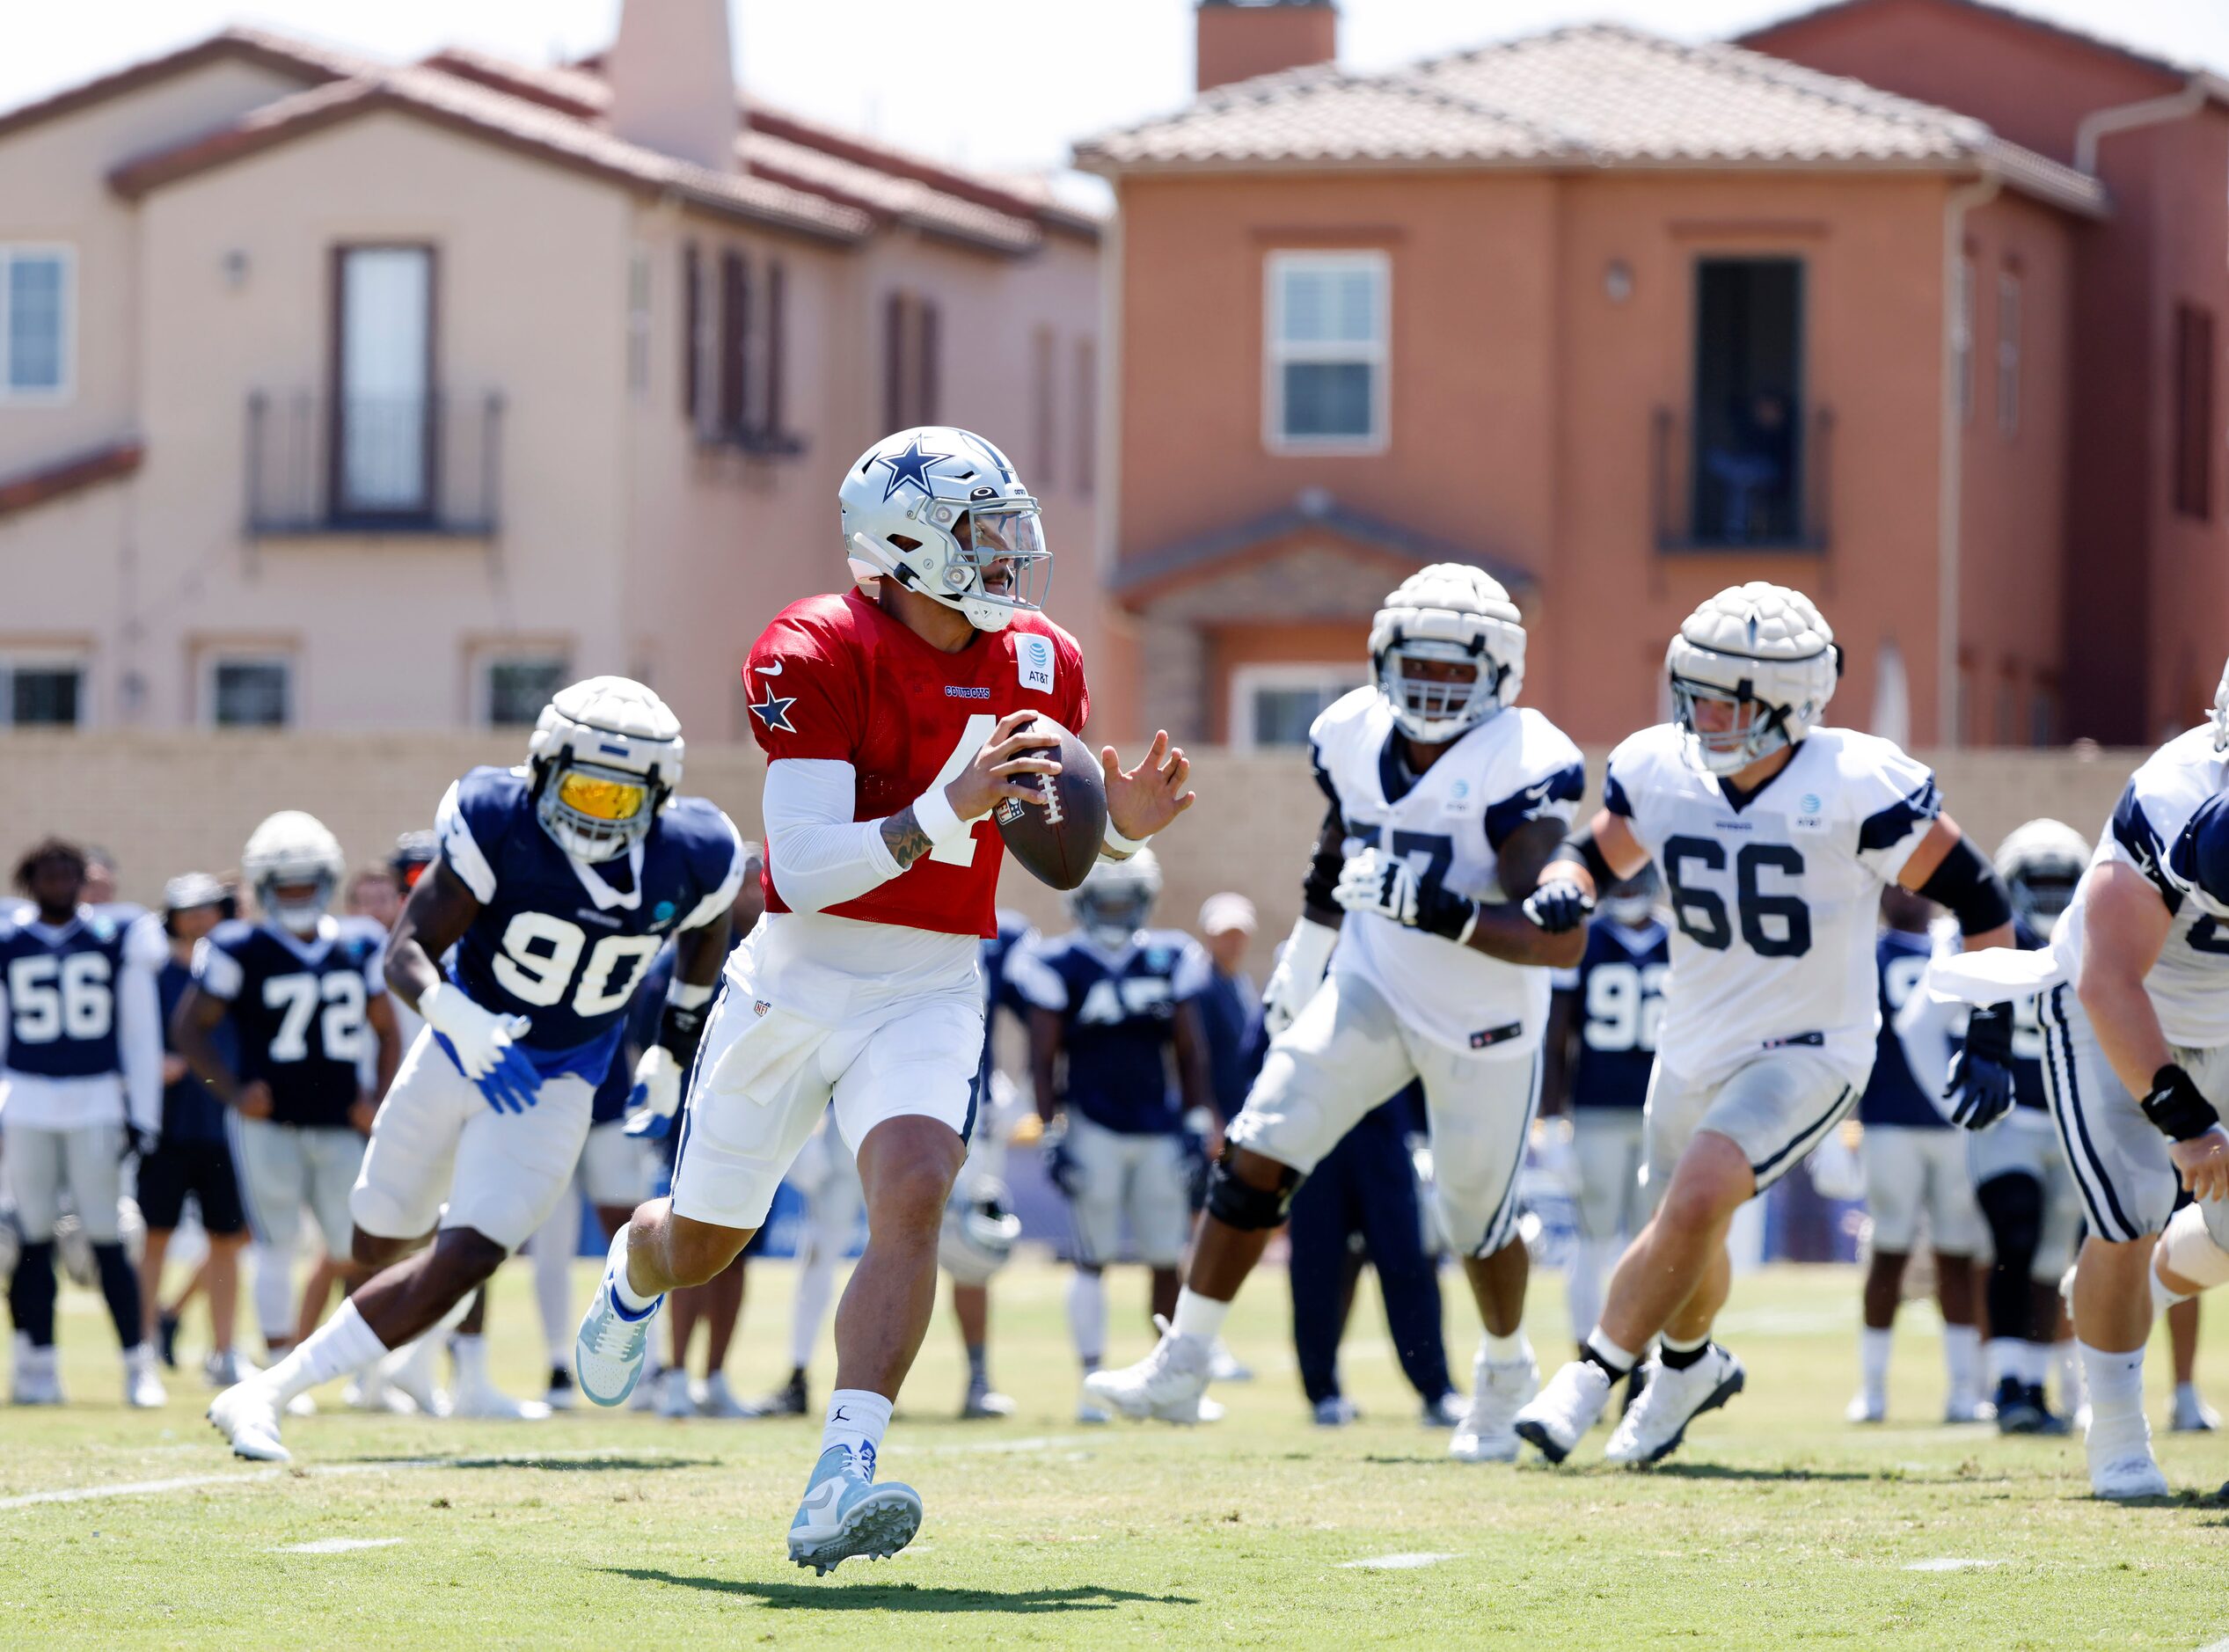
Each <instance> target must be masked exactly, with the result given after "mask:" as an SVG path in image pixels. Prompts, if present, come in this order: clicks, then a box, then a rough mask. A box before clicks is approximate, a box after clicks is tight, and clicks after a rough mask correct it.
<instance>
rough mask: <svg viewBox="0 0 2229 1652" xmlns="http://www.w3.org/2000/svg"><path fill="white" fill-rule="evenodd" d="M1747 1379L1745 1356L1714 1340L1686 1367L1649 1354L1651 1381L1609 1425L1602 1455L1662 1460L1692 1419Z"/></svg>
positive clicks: (1628, 1461)
mask: <svg viewBox="0 0 2229 1652" xmlns="http://www.w3.org/2000/svg"><path fill="white" fill-rule="evenodd" d="M1747 1380H1748V1374H1747V1373H1746V1372H1745V1371H1743V1370H1742V1362H1741V1361H1739V1360H1737V1359H1736V1358H1735V1357H1734V1356H1732V1355H1731V1354H1729V1353H1728V1352H1727V1351H1726V1350H1725V1349H1722V1348H1721V1347H1719V1345H1718V1344H1717V1343H1715V1342H1713V1343H1711V1344H1710V1345H1709V1346H1707V1347H1706V1348H1705V1349H1703V1356H1702V1358H1700V1359H1699V1360H1697V1361H1696V1362H1695V1363H1693V1364H1692V1365H1690V1366H1689V1367H1687V1369H1686V1370H1685V1371H1674V1370H1672V1369H1671V1367H1670V1366H1668V1365H1666V1364H1665V1363H1663V1359H1662V1357H1661V1356H1659V1357H1658V1358H1655V1359H1652V1360H1650V1361H1649V1362H1648V1383H1647V1385H1646V1386H1644V1387H1643V1388H1642V1389H1641V1398H1640V1399H1638V1400H1634V1401H1633V1404H1632V1405H1631V1406H1630V1407H1627V1409H1626V1414H1625V1415H1624V1416H1622V1417H1620V1418H1619V1420H1618V1426H1617V1427H1616V1428H1615V1429H1611V1433H1610V1444H1608V1445H1607V1446H1605V1447H1604V1448H1603V1453H1602V1455H1603V1458H1604V1461H1605V1462H1611V1463H1622V1464H1624V1465H1625V1466H1627V1467H1629V1468H1633V1467H1639V1466H1642V1465H1643V1464H1648V1463H1658V1462H1662V1461H1663V1459H1664V1458H1667V1457H1670V1455H1671V1454H1672V1453H1673V1452H1674V1451H1677V1450H1678V1449H1679V1443H1680V1441H1682V1440H1683V1439H1685V1438H1686V1436H1687V1425H1688V1424H1689V1423H1691V1422H1693V1421H1694V1420H1695V1419H1696V1418H1697V1417H1699V1416H1700V1415H1702V1414H1703V1413H1704V1412H1706V1411H1711V1410H1714V1409H1716V1408H1717V1407H1720V1406H1722V1405H1724V1404H1725V1403H1726V1402H1727V1401H1728V1400H1731V1399H1732V1398H1733V1397H1734V1396H1735V1395H1736V1394H1737V1393H1741V1392H1742V1385H1743V1383H1744V1382H1745V1381H1747Z"/></svg>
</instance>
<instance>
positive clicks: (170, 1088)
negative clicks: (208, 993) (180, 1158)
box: [155, 958, 240, 1143]
mask: <svg viewBox="0 0 2229 1652" xmlns="http://www.w3.org/2000/svg"><path fill="white" fill-rule="evenodd" d="M193 983H194V972H193V971H192V970H191V969H187V968H186V966H185V965H184V964H182V963H179V961H177V960H176V959H174V958H172V959H166V960H164V963H163V969H162V973H161V974H159V975H157V976H156V977H155V991H156V995H157V998H159V999H160V1000H161V1002H162V1005H163V1053H164V1055H166V1056H167V1055H172V1054H175V1053H176V1051H175V1049H174V1047H173V1046H172V1043H171V1017H172V1014H173V1013H175V1012H176V1011H177V1009H178V1001H179V999H180V998H184V997H185V996H186V988H187V987H189V986H191V985H193ZM210 1037H211V1039H212V1041H213V1042H215V1043H216V1050H217V1054H218V1055H220V1056H223V1057H224V1060H225V1064H227V1065H228V1066H231V1065H234V1064H237V1063H238V1060H239V1058H240V1042H239V1040H238V1039H237V1038H235V1037H234V1036H233V1035H232V1023H231V1022H230V1020H225V1021H221V1022H219V1023H218V1024H217V1027H216V1032H214V1033H213V1034H210ZM236 1070H237V1069H236ZM163 1140H164V1142H166V1143H178V1142H222V1141H223V1140H224V1103H223V1102H222V1101H220V1100H217V1099H216V1097H215V1096H214V1095H212V1094H210V1093H209V1087H208V1085H205V1084H203V1083H202V1082H201V1080H200V1079H199V1078H195V1077H194V1075H193V1074H192V1073H190V1072H189V1073H187V1074H186V1076H185V1077H184V1078H180V1079H179V1081H178V1082H177V1083H176V1084H166V1085H164V1086H163Z"/></svg>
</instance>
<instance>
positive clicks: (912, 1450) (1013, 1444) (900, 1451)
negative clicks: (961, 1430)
mask: <svg viewBox="0 0 2229 1652" xmlns="http://www.w3.org/2000/svg"><path fill="white" fill-rule="evenodd" d="M1111 1433H1112V1431H1111V1430H1109V1431H1107V1432H1103V1433H1100V1434H1032V1435H1028V1436H1024V1437H1023V1438H1021V1439H1019V1440H963V1441H961V1442H960V1443H958V1444H952V1445H907V1444H896V1445H888V1446H885V1447H883V1451H882V1454H883V1455H884V1456H886V1457H957V1456H960V1455H961V1454H963V1453H966V1454H973V1453H975V1452H977V1451H993V1452H1007V1451H1059V1450H1061V1449H1062V1448H1063V1447H1065V1446H1071V1445H1096V1444H1099V1443H1100V1441H1102V1440H1105V1439H1107V1438H1109V1437H1110V1436H1111Z"/></svg>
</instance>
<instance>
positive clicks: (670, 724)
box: [526, 676, 683, 862]
mask: <svg viewBox="0 0 2229 1652" xmlns="http://www.w3.org/2000/svg"><path fill="white" fill-rule="evenodd" d="M682 757H683V743H682V738H681V720H680V719H678V718H676V716H675V715H674V714H673V713H672V712H670V711H669V710H668V709H667V708H666V703H665V701H663V700H661V699H660V698H658V697H657V696H656V695H655V694H654V693H652V692H651V691H649V690H648V689H647V688H645V687H644V686H643V685H642V684H641V683H637V682H636V681H634V680H633V679H632V677H624V676H592V677H589V678H588V679H587V680H586V681H584V682H580V683H573V684H572V685H571V686H570V687H567V688H561V689H559V691H557V698H554V699H552V701H551V702H550V703H549V704H548V705H544V707H543V708H542V715H541V716H540V717H538V718H537V719H536V720H535V723H534V733H533V735H531V736H530V738H529V739H528V741H527V742H526V762H527V767H528V769H529V771H530V772H531V773H532V775H533V777H534V817H535V818H536V819H537V820H538V821H540V822H542V830H544V831H546V832H547V833H549V834H550V836H551V837H552V838H554V839H556V841H557V845H558V847H559V848H560V849H562V850H564V851H565V852H566V854H568V855H571V856H572V857H573V858H574V859H576V860H586V861H589V862H595V861H599V860H609V859H611V857H612V856H614V855H616V854H618V853H619V852H622V851H623V850H627V849H632V847H633V846H634V845H635V844H639V843H640V842H641V841H642V840H643V839H644V838H646V837H648V836H649V835H650V823H651V822H652V821H654V819H656V818H657V814H658V811H659V810H660V809H661V808H664V807H665V805H666V800H667V799H668V798H669V797H671V796H672V795H673V791H674V787H676V786H678V785H680V784H681V761H682Z"/></svg>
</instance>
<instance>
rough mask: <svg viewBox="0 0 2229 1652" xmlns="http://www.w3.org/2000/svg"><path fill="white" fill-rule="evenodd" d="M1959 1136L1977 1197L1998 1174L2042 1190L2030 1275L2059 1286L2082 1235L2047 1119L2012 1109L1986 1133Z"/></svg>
mask: <svg viewBox="0 0 2229 1652" xmlns="http://www.w3.org/2000/svg"><path fill="white" fill-rule="evenodd" d="M1961 1134H1962V1135H1964V1136H1965V1137H1966V1169H1967V1173H1969V1174H1970V1176H1972V1178H1973V1181H1974V1191H1975V1195H1976V1197H1977V1199H1978V1197H1979V1195H1980V1192H1981V1189H1982V1188H1985V1187H1987V1186H1988V1185H1989V1183H1991V1181H1995V1180H1996V1179H1997V1178H1998V1177H1999V1176H2032V1177H2034V1178H2035V1181H2036V1182H2037V1183H2038V1184H2039V1185H2041V1187H2042V1188H2043V1237H2042V1238H2041V1239H2039V1240H2038V1241H2037V1242H2036V1246H2035V1262H2034V1264H2033V1265H2032V1266H2031V1267H2030V1268H2028V1276H2029V1277H2030V1278H2032V1279H2034V1280H2035V1283H2038V1284H2046V1285H2055V1284H2057V1283H2058V1281H2059V1276H2061V1275H2063V1274H2064V1273H2065V1272H2066V1270H2067V1269H2068V1268H2070V1267H2072V1265H2073V1262H2074V1247H2075V1245H2076V1243H2077V1242H2078V1241H2079V1239H2080V1238H2081V1234H2082V1196H2081V1195H2080V1194H2079V1193H2077V1192H2076V1191H2075V1190H2074V1173H2073V1172H2072V1170H2071V1169H2069V1168H2068V1167H2067V1163H2066V1155H2065V1152H2063V1151H2060V1148H2059V1144H2058V1132H2057V1129H2054V1128H2053V1126H2052V1124H2051V1120H2050V1115H2049V1114H2048V1113H2045V1112H2041V1111H2038V1110H2037V1109H2036V1108H2035V1107H2014V1108H2013V1110H2012V1111H2011V1112H2010V1113H2008V1114H2006V1115H2005V1117H2004V1118H2003V1119H2002V1120H2001V1121H2000V1122H1998V1123H1996V1124H1993V1125H1991V1127H1990V1128H1989V1129H1985V1130H1972V1131H1962V1132H1961ZM1986 1220H1987V1216H1986V1213H1985V1212H1984V1221H1986Z"/></svg>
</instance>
